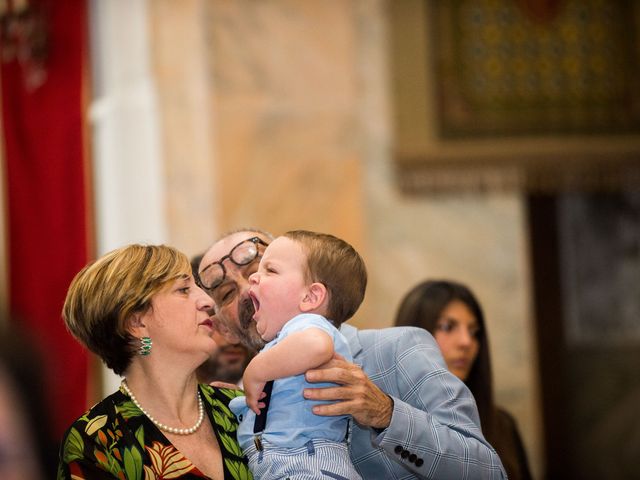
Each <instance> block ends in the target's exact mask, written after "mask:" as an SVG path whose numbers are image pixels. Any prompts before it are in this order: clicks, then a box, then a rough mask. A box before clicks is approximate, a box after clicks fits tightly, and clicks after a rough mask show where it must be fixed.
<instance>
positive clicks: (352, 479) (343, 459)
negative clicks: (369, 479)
mask: <svg viewBox="0 0 640 480" xmlns="http://www.w3.org/2000/svg"><path fill="white" fill-rule="evenodd" d="M245 454H246V455H247V457H248V458H249V468H250V469H251V472H252V473H253V476H254V478H255V479H256V480H260V479H262V480H274V479H291V480H293V479H295V480H331V479H333V480H362V478H361V477H360V475H359V474H358V472H357V471H356V469H355V467H354V466H353V463H351V458H350V457H349V449H348V447H347V444H346V443H337V442H332V441H329V440H321V439H316V440H309V441H308V442H307V443H306V444H305V445H304V446H302V447H298V448H285V447H274V446H273V445H271V446H270V445H269V443H268V442H264V450H263V451H261V452H260V451H258V450H256V448H255V447H254V446H253V445H252V446H251V447H249V448H247V450H246V451H245Z"/></svg>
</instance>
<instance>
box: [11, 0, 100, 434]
mask: <svg viewBox="0 0 640 480" xmlns="http://www.w3.org/2000/svg"><path fill="white" fill-rule="evenodd" d="M27 3H28V5H29V7H30V9H31V10H30V12H29V14H28V15H26V16H25V18H27V19H28V18H29V15H31V17H32V18H31V21H32V26H34V28H36V31H35V33H34V31H33V29H32V30H29V29H27V28H25V29H24V31H23V32H22V37H20V36H19V35H18V37H19V38H14V39H11V38H8V39H7V38H6V36H5V38H3V41H4V42H5V43H4V44H3V45H2V49H3V52H6V51H11V50H15V48H13V47H12V46H11V45H9V42H10V41H13V40H15V42H16V43H17V47H18V48H17V49H18V51H19V52H20V51H21V52H22V56H21V55H20V54H18V55H15V57H14V58H13V59H9V61H7V60H5V61H4V62H3V63H2V66H1V82H2V119H3V128H4V131H3V135H2V136H3V139H4V153H5V162H6V165H5V170H6V173H5V177H6V191H7V199H6V203H7V206H8V208H7V210H8V212H7V213H8V221H7V222H6V225H7V230H8V231H7V235H8V244H9V247H8V248H9V269H10V271H9V290H10V291H9V298H10V310H11V312H12V318H13V319H14V320H15V321H20V322H22V323H23V324H24V325H25V328H26V329H27V331H28V332H30V333H32V335H33V336H34V338H35V340H36V342H37V343H38V346H40V347H42V349H43V357H44V360H45V365H44V370H45V376H46V378H47V379H48V383H47V386H48V389H47V391H48V392H49V398H47V399H43V401H45V402H46V404H47V409H48V411H49V414H50V416H51V417H52V421H53V432H54V434H55V435H56V438H60V436H61V434H62V432H63V431H64V430H65V429H66V428H67V427H68V426H69V424H70V423H71V422H72V421H73V420H74V419H75V418H77V417H78V416H80V415H81V414H82V413H83V412H84V410H85V409H86V407H87V373H88V356H87V354H86V352H85V351H84V350H83V349H82V348H81V347H80V345H79V344H78V343H77V342H76V341H75V340H74V339H73V338H72V337H71V335H70V334H69V333H68V332H67V331H66V329H65V327H64V324H63V321H62V319H61V316H60V312H61V309H62V304H63V302H64V297H65V294H66V290H67V288H68V286H69V283H70V281H71V279H72V278H73V276H74V275H75V274H76V273H77V272H78V271H79V270H80V269H81V268H82V267H83V266H84V265H85V264H86V263H87V261H88V258H89V254H90V252H91V251H92V245H90V244H91V243H92V242H90V240H89V239H90V238H92V236H91V234H90V233H88V232H91V225H90V222H89V220H88V212H89V206H88V202H87V199H88V198H89V195H88V194H87V191H88V190H87V189H88V184H87V179H88V178H89V175H87V165H88V162H87V161H86V158H85V157H86V155H85V152H86V148H85V125H84V117H83V110H84V108H83V96H84V95H83V88H84V84H85V83H86V82H85V81H84V78H85V77H86V75H85V73H86V69H87V8H86V0H52V1H48V2H47V1H36V0H31V1H29V2H27ZM19 27H20V26H19ZM37 29H40V30H37ZM43 48H44V49H43ZM25 53H26V54H27V56H26V57H25V55H24V54H25ZM29 55H31V57H29ZM43 73H44V75H42V74H43Z"/></svg>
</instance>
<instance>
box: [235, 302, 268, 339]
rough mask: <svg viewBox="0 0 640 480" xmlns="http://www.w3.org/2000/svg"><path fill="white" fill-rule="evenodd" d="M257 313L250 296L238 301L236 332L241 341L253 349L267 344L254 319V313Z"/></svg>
mask: <svg viewBox="0 0 640 480" xmlns="http://www.w3.org/2000/svg"><path fill="white" fill-rule="evenodd" d="M254 313H256V311H255V308H254V307H253V302H252V301H251V298H249V297H248V296H247V297H246V298H243V299H242V300H240V301H239V302H238V323H239V326H238V325H236V324H235V322H231V323H232V324H233V327H234V328H233V331H234V333H235V334H236V335H237V336H238V337H239V338H240V341H241V342H242V343H243V344H244V345H245V346H246V347H247V348H249V349H251V350H256V351H258V350H261V349H262V347H264V345H265V341H264V340H262V337H260V334H259V333H258V330H256V322H255V321H254V320H253V314H254Z"/></svg>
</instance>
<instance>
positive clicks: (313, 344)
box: [242, 327, 333, 414]
mask: <svg viewBox="0 0 640 480" xmlns="http://www.w3.org/2000/svg"><path fill="white" fill-rule="evenodd" d="M332 357H333V340H332V339H331V336H330V335H329V334H328V333H327V332H325V331H324V330H321V329H319V328H315V327H311V328H307V329H306V330H303V331H301V332H295V333H292V334H290V335H288V336H287V337H286V338H285V339H284V340H282V341H281V342H280V343H278V344H277V345H275V346H274V347H273V348H270V349H269V350H266V351H264V352H260V353H259V354H258V355H256V356H255V357H253V359H252V360H251V362H249V365H248V366H247V368H246V370H245V371H244V375H243V377H242V383H243V386H244V391H245V395H246V397H247V405H248V406H249V408H251V410H253V411H254V412H256V414H259V413H260V409H259V405H258V400H259V397H260V394H261V393H262V390H263V389H264V385H265V383H266V382H268V381H269V380H276V379H278V378H284V377H291V376H294V375H299V374H302V373H304V372H306V371H307V370H309V369H311V368H316V367H318V366H320V365H322V364H324V363H326V362H328V361H329V360H330V359H331V358H332Z"/></svg>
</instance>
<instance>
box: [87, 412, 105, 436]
mask: <svg viewBox="0 0 640 480" xmlns="http://www.w3.org/2000/svg"><path fill="white" fill-rule="evenodd" d="M107 418H108V417H107V416H106V415H98V416H97V417H95V418H92V419H91V420H89V421H88V422H87V426H86V427H85V428H84V433H86V434H87V435H89V436H91V435H93V434H94V433H96V431H98V430H100V429H101V428H102V427H104V426H105V425H106V423H107Z"/></svg>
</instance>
